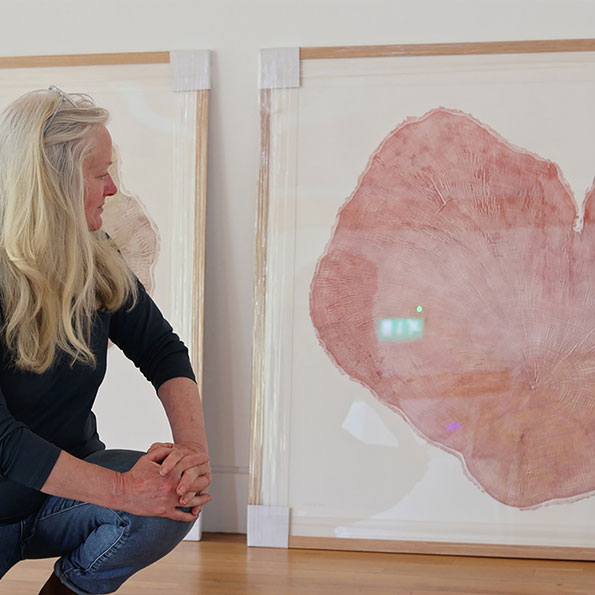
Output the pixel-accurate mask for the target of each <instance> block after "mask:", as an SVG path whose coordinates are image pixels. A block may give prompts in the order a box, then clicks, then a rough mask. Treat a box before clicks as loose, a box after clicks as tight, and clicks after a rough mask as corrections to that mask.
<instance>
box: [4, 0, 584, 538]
mask: <svg viewBox="0 0 595 595" xmlns="http://www.w3.org/2000/svg"><path fill="white" fill-rule="evenodd" d="M594 36H595V1H592V0H168V1H164V0H103V1H102V2H89V1H88V0H86V1H85V0H51V1H48V0H0V56H20V55H37V54H68V53H95V52H125V51H154V50H170V49H210V50H212V51H213V52H214V54H213V62H212V66H213V91H212V100H211V116H210V139H209V143H210V146H209V180H208V186H209V196H208V217H207V279H206V281H207V290H206V305H205V315H206V328H205V349H206V355H205V362H204V365H205V369H204V373H205V376H204V378H205V385H204V393H205V401H206V414H207V426H208V435H209V442H210V449H211V459H212V464H213V467H214V471H215V474H214V484H213V488H212V490H211V492H212V493H213V496H214V501H213V502H212V503H211V504H210V505H209V507H208V509H207V511H206V514H205V525H204V528H205V529H206V530H208V531H215V530H218V531H241V532H244V531H245V510H246V501H247V479H248V476H247V472H248V454H249V426H250V383H251V379H250V374H251V335H252V280H253V244H254V221H255V202H256V176H257V166H258V109H257V90H256V80H257V78H256V77H257V65H258V50H259V49H260V48H263V47H283V46H318V45H355V44H385V43H386V44H389V43H431V42H456V41H490V40H492V41H496V40H514V39H554V38H582V37H594Z"/></svg>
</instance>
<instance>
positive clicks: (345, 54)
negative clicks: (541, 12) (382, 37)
mask: <svg viewBox="0 0 595 595" xmlns="http://www.w3.org/2000/svg"><path fill="white" fill-rule="evenodd" d="M593 50H595V39H544V40H535V41H482V42H464V43H429V44H405V45H362V46H335V47H303V48H300V60H320V59H334V58H383V57H390V56H453V55H464V54H469V55H471V54H476V55H478V54H528V53H546V52H588V51H593Z"/></svg>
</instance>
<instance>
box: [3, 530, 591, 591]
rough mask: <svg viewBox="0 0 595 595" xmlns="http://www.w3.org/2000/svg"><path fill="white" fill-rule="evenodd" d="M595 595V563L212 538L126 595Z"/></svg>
mask: <svg viewBox="0 0 595 595" xmlns="http://www.w3.org/2000/svg"><path fill="white" fill-rule="evenodd" d="M52 564H53V561H52V560H27V561H25V562H21V563H20V564H18V565H17V566H15V567H14V568H13V569H12V570H10V572H9V573H8V574H7V575H6V576H5V577H4V579H2V581H1V582H0V595H35V594H36V593H37V592H38V590H39V588H40V586H41V584H43V582H44V581H45V579H46V578H47V577H48V576H49V574H50V572H51V568H52ZM331 593H332V594H340V595H355V594H357V595H368V594H369V595H378V594H389V593H390V594H393V593H394V594H396V595H428V594H435V593H443V594H444V593H450V594H452V595H554V594H555V595H558V594H572V595H595V562H565V561H552V560H518V559H514V560H513V559H502V558H473V557H454V556H427V555H413V554H381V553H360V552H340V551H324V550H296V549H294V550H277V549H267V548H248V547H246V544H245V536H243V535H223V534H206V535H205V536H204V539H203V541H201V542H198V543H196V542H184V543H182V544H181V545H180V546H179V547H178V548H177V549H176V550H175V551H174V552H172V553H171V554H170V555H169V556H167V557H166V558H164V559H163V560H161V561H160V562H158V563H157V564H154V565H153V566H151V567H150V568H147V569H145V570H144V571H142V572H139V573H138V574H137V575H136V576H134V577H133V578H132V579H130V581H128V583H126V584H125V585H124V586H123V587H122V588H121V589H120V590H119V591H118V594H121V595H162V594H168V595H194V594H197V595H198V594H200V595H328V594H331Z"/></svg>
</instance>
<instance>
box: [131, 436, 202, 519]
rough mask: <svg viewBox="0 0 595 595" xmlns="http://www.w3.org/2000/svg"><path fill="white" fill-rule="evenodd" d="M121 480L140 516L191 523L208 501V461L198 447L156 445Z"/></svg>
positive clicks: (191, 445) (158, 443) (161, 443)
mask: <svg viewBox="0 0 595 595" xmlns="http://www.w3.org/2000/svg"><path fill="white" fill-rule="evenodd" d="M124 476H126V477H125V484H126V486H127V490H126V491H127V493H128V496H129V498H130V504H131V505H132V506H133V509H134V510H133V511H134V512H135V513H136V514H139V515H146V516H164V517H168V518H172V519H174V520H180V521H191V520H194V519H195V518H196V517H197V516H198V514H199V512H200V511H201V510H202V507H203V506H204V505H205V504H206V503H207V502H209V501H210V500H211V496H210V495H209V494H207V493H206V490H207V488H208V487H209V485H210V483H211V467H210V465H209V457H208V454H207V453H206V452H205V450H204V448H203V447H201V446H200V445H199V444H194V443H190V444H174V443H171V442H156V443H154V444H152V445H151V447H150V448H149V450H148V451H147V454H146V455H144V456H142V457H141V458H140V459H139V460H138V462H137V463H136V465H135V466H134V467H133V468H132V469H131V470H130V471H128V472H127V473H125V474H124ZM183 509H184V510H183ZM187 509H190V511H188V510H187Z"/></svg>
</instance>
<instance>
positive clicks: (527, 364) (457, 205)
mask: <svg viewBox="0 0 595 595" xmlns="http://www.w3.org/2000/svg"><path fill="white" fill-rule="evenodd" d="M594 193H595V189H594V188H593V187H591V189H590V190H589V191H588V192H587V196H586V199H585V211H584V214H583V212H582V209H581V208H580V207H577V204H576V203H575V201H574V199H573V196H572V192H571V190H570V188H569V185H568V184H567V183H566V181H565V180H564V177H563V175H562V173H561V171H560V170H559V168H558V166H557V165H556V164H555V163H552V162H551V161H547V160H546V159H543V158H540V157H539V156H537V155H534V154H532V153H530V152H528V151H526V150H523V149H519V148H518V147H514V146H512V145H511V144H510V143H509V142H507V141H506V140H505V139H504V138H502V137H501V136H499V135H498V134H497V133H495V132H494V131H493V130H491V129H490V128H489V127H487V126H486V125H484V124H482V123H480V122H479V121H477V120H476V119H474V118H473V117H471V116H470V115H467V114H464V113H462V112H459V111H454V110H447V109H444V108H438V109H435V110H432V111H430V112H428V113H427V114H425V115H424V116H423V117H421V118H418V119H408V120H406V121H405V122H404V123H402V124H401V125H400V126H399V127H398V128H397V129H396V130H394V131H393V132H392V133H391V134H390V135H389V136H388V137H387V138H386V139H385V140H384V141H383V142H382V144H381V145H380V147H379V148H378V149H377V151H376V152H375V153H374V154H373V156H372V158H371V159H370V162H369V164H368V166H367V168H366V170H365V171H364V173H363V174H362V176H361V177H360V180H359V183H358V186H357V188H356V190H355V191H354V193H353V194H352V195H351V196H350V197H349V199H348V200H347V201H346V202H345V204H344V205H343V206H342V207H341V209H340V211H339V214H338V217H337V222H336V225H335V229H334V231H333V235H332V238H331V240H330V242H329V244H328V245H327V247H326V250H325V252H324V254H323V256H322V257H321V258H320V260H319V262H318V265H317V268H316V272H315V275H314V278H313V281H312V285H311V291H310V314H311V317H312V321H313V324H314V327H315V329H316V333H317V335H318V339H319V341H320V343H321V345H322V346H323V348H324V349H325V351H326V352H327V353H328V355H329V356H330V358H331V359H332V360H333V361H334V362H335V364H336V365H337V366H338V367H339V368H340V369H341V370H342V371H344V372H345V373H346V374H347V375H348V376H349V377H351V378H352V379H353V380H355V381H357V382H359V383H361V384H362V385H364V386H365V387H367V388H369V389H370V390H371V391H372V392H373V393H374V394H375V395H376V397H377V398H378V399H379V400H380V401H382V402H383V403H384V404H385V405H387V406H388V407H390V408H391V409H392V410H394V411H397V412H399V413H400V414H401V415H402V416H403V417H404V418H405V419H406V420H407V421H408V422H409V423H410V424H411V425H412V426H413V427H414V428H415V429H416V430H417V431H418V432H419V433H420V434H421V435H423V436H424V437H425V438H426V439H427V440H428V441H430V442H431V443H432V444H434V445H436V446H439V447H441V448H443V449H444V450H446V451H448V452H450V453H453V454H456V455H457V456H458V457H459V458H460V459H461V461H462V463H463V465H464V468H465V471H466V473H467V475H468V476H469V477H470V478H471V479H472V480H473V481H474V482H475V483H476V484H478V485H479V486H480V487H481V488H482V489H483V490H485V492H487V493H488V494H490V495H491V496H492V497H493V498H495V499H496V500H498V501H499V502H501V503H504V504H507V505H509V506H514V507H518V508H529V507H536V506H540V505H541V504H543V503H545V502H548V501H554V500H556V501H569V500H574V499H578V498H582V497H585V496H588V495H592V494H593V493H594V492H595V465H594V464H593V461H594V460H595V206H594V205H593V202H594V201H593V200H590V198H591V195H592V194H594ZM581 198H582V197H581Z"/></svg>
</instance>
